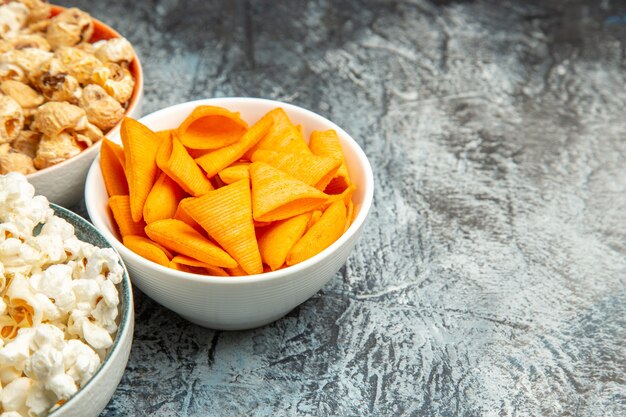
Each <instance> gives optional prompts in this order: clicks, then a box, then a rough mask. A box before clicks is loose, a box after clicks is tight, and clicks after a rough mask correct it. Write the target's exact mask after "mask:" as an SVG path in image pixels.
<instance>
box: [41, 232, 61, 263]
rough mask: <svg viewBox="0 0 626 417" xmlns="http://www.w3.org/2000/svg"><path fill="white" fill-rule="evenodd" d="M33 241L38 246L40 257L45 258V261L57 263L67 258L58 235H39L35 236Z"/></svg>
mask: <svg viewBox="0 0 626 417" xmlns="http://www.w3.org/2000/svg"><path fill="white" fill-rule="evenodd" d="M34 243H35V245H36V246H37V247H39V250H40V252H41V254H40V259H41V260H44V259H45V260H46V262H45V263H58V262H62V261H64V260H65V259H66V258H67V255H66V254H65V250H64V249H63V240H62V239H61V237H60V236H55V235H39V236H37V237H35V239H34Z"/></svg>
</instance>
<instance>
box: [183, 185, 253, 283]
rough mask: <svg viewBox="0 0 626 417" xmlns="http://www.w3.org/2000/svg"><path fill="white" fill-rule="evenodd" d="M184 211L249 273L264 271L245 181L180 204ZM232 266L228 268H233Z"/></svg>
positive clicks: (248, 191) (248, 188) (247, 186)
mask: <svg viewBox="0 0 626 417" xmlns="http://www.w3.org/2000/svg"><path fill="white" fill-rule="evenodd" d="M181 205H182V206H183V208H184V210H185V211H186V212H187V213H188V214H189V215H190V216H191V217H192V218H193V219H194V220H195V221H197V222H198V223H199V224H200V225H201V226H202V227H203V228H204V229H205V230H206V231H207V232H208V233H209V236H211V237H212V238H213V239H215V241H216V242H217V243H219V244H220V245H221V246H222V247H223V248H224V249H225V250H226V251H227V252H228V253H229V254H230V255H231V256H232V257H233V258H235V260H236V261H237V262H238V263H239V265H240V266H241V268H243V269H244V270H245V271H246V273H248V274H260V273H262V272H263V264H262V262H261V255H260V253H259V247H258V245H257V241H256V235H255V232H254V225H253V223H252V202H251V198H250V185H249V182H248V180H241V181H237V182H235V183H233V184H230V185H226V186H224V187H222V188H218V189H217V190H214V191H210V192H209V193H208V194H206V195H204V196H202V197H198V198H192V199H186V200H184V201H182V202H181ZM233 267H234V266H231V267H229V268H233Z"/></svg>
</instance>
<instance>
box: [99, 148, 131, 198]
mask: <svg viewBox="0 0 626 417" xmlns="http://www.w3.org/2000/svg"><path fill="white" fill-rule="evenodd" d="M100 169H101V170H102V178H103V179H104V186H105V187H106V189H107V193H108V194H109V196H112V195H128V181H127V180H126V174H125V173H124V150H123V149H122V147H121V146H120V145H118V144H117V143H113V142H111V141H110V140H108V139H107V138H104V139H102V146H101V148H100Z"/></svg>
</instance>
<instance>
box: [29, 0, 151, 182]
mask: <svg viewBox="0 0 626 417" xmlns="http://www.w3.org/2000/svg"><path fill="white" fill-rule="evenodd" d="M65 9H67V8H66V7H63V6H57V5H54V4H53V5H51V10H52V12H53V13H55V12H60V11H62V10H65ZM89 16H90V17H91V20H92V21H93V22H94V25H100V26H103V27H105V28H106V29H107V30H108V31H109V32H111V33H112V34H113V35H115V36H114V37H117V38H124V37H123V36H122V35H121V34H120V33H119V32H118V31H116V30H115V29H113V28H112V27H111V26H109V25H107V24H106V23H103V22H102V21H101V20H98V19H96V18H95V17H93V16H91V14H90V15H89ZM114 37H112V38H111V39H114ZM131 46H132V45H131ZM133 56H134V58H133V61H132V67H133V71H132V73H133V75H134V76H135V88H134V91H133V95H132V96H131V98H130V102H129V103H128V107H127V108H126V111H125V112H124V116H128V115H129V114H131V113H132V112H134V111H135V110H136V109H137V108H138V107H139V105H140V101H141V98H142V96H143V68H142V67H141V61H140V60H139V55H137V52H136V51H135V48H134V47H133ZM122 119H123V118H122ZM121 123H122V120H120V121H119V122H117V124H116V125H115V126H113V127H112V128H111V129H109V130H108V131H107V132H103V137H105V136H107V135H110V134H113V133H114V132H115V131H116V130H118V129H119V127H120V125H121ZM101 144H102V139H100V140H99V141H98V142H96V143H94V144H93V145H91V146H90V147H88V148H87V149H85V150H84V151H81V152H80V153H79V154H76V155H74V156H72V157H70V158H68V159H66V160H65V161H62V162H59V163H58V164H54V165H52V166H50V167H47V168H44V169H40V170H37V171H35V172H33V173H30V174H26V175H25V176H26V178H27V179H28V180H29V181H30V180H31V179H33V178H39V177H41V176H44V175H45V174H49V173H51V172H55V171H58V170H62V169H63V168H65V167H66V166H67V165H69V164H71V163H72V162H73V161H76V160H78V159H82V158H83V157H85V158H86V157H88V155H92V154H93V153H96V152H97V150H98V149H100V145H101Z"/></svg>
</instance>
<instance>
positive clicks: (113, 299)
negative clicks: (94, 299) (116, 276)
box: [100, 280, 120, 307]
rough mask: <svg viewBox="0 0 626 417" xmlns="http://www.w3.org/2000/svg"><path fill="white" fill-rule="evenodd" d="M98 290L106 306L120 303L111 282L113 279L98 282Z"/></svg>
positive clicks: (114, 305) (115, 305)
mask: <svg viewBox="0 0 626 417" xmlns="http://www.w3.org/2000/svg"><path fill="white" fill-rule="evenodd" d="M100 291H101V293H102V298H103V300H104V302H105V303H106V304H107V306H110V307H117V305H118V304H119V303H120V297H119V294H118V292H117V288H115V284H113V281H111V280H106V281H103V282H102V283H101V284H100Z"/></svg>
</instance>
